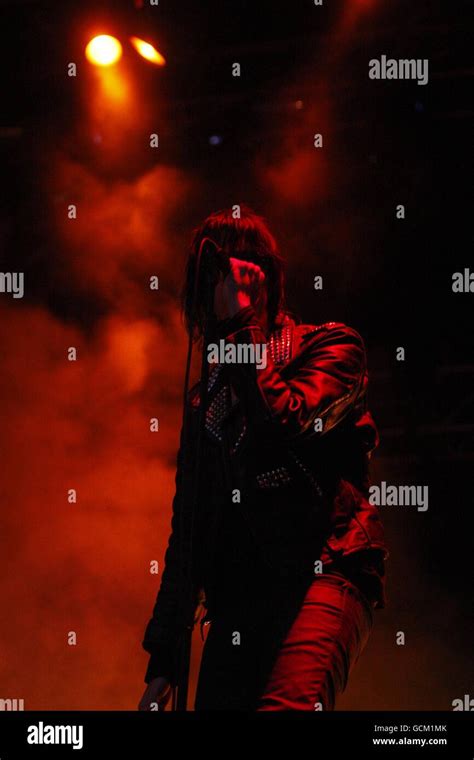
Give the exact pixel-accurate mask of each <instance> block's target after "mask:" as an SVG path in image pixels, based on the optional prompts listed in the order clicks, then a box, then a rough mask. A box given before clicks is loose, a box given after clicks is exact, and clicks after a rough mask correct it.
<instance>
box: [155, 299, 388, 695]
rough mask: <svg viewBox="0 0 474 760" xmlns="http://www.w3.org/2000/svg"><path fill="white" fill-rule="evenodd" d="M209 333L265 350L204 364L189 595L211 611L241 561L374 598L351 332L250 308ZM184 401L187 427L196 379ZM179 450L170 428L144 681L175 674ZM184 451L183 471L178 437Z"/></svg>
mask: <svg viewBox="0 0 474 760" xmlns="http://www.w3.org/2000/svg"><path fill="white" fill-rule="evenodd" d="M218 336H219V339H220V340H223V341H225V345H226V346H229V345H231V346H233V347H234V348H235V349H236V350H237V349H241V353H240V358H241V359H242V356H245V355H247V356H248V357H251V356H252V353H251V351H250V352H249V351H248V349H249V347H250V346H254V347H257V346H260V347H261V346H263V345H264V346H265V347H266V353H265V360H266V361H264V362H261V365H260V366H258V365H257V364H256V363H255V362H252V361H245V360H244V361H242V360H241V361H237V362H234V363H232V362H230V363H227V362H225V363H221V364H217V365H215V366H213V367H212V368H211V369H210V372H209V378H208V391H207V409H206V416H205V437H204V441H203V451H202V456H201V471H202V472H201V481H200V487H199V489H198V498H197V513H196V520H195V526H194V529H193V535H192V540H193V547H194V549H193V564H192V578H193V590H194V598H195V601H196V608H197V607H198V602H199V600H201V602H203V603H204V605H205V609H207V617H206V619H209V618H210V619H212V617H213V615H215V614H217V615H218V614H219V612H220V609H221V607H222V606H223V605H225V604H227V605H229V604H230V605H232V603H233V602H232V598H233V597H232V594H234V595H237V594H239V593H240V592H241V589H240V586H239V584H240V583H241V581H242V582H243V580H242V579H243V576H244V575H245V574H247V575H248V578H247V582H248V586H247V587H246V588H248V589H250V588H251V587H253V585H254V582H255V583H256V585H257V586H258V583H257V581H259V582H260V586H259V587H260V588H261V587H262V583H263V585H265V584H267V583H269V584H270V583H271V584H273V585H276V586H278V584H281V588H283V587H285V588H288V587H289V584H290V585H291V581H292V579H296V578H301V577H308V578H309V577H310V576H312V577H313V578H314V573H315V572H327V571H334V570H335V571H341V572H343V573H344V574H346V575H348V576H349V577H352V578H353V579H354V581H355V582H357V583H359V584H362V588H363V589H364V592H365V593H366V595H367V596H368V597H370V601H371V603H372V605H373V606H374V607H377V606H378V607H382V606H384V603H385V595H384V560H385V559H386V557H387V556H388V552H387V549H386V546H385V542H384V537H383V529H382V525H381V521H380V518H379V515H378V510H377V507H376V506H374V505H372V504H370V502H369V500H368V488H369V473H368V463H369V458H370V455H371V452H372V450H373V449H374V448H375V447H376V445H377V443H378V434H377V430H376V427H375V424H374V421H373V419H372V416H371V414H370V412H369V410H368V408H367V382H368V374H367V366H366V355H365V348H364V344H363V341H362V339H361V337H360V335H359V334H358V333H357V332H356V331H355V330H353V329H352V328H350V327H347V326H346V325H344V324H341V323H336V322H329V323H326V324H323V325H319V326H315V325H302V324H296V323H295V321H294V320H293V319H292V318H291V317H290V316H289V315H285V316H284V317H283V318H282V321H281V322H280V324H279V326H278V327H277V328H276V329H275V330H274V332H273V333H272V334H271V335H270V336H269V337H267V336H266V335H265V333H264V331H263V329H262V326H261V325H260V323H259V321H258V319H257V317H256V314H255V312H254V310H253V308H252V307H247V308H244V309H241V310H240V311H239V312H238V313H237V314H236V315H234V316H233V317H232V318H230V319H227V320H224V321H223V322H221V323H219V327H218ZM246 351H247V354H246V353H245V352H246ZM229 355H231V354H229ZM234 356H235V354H234ZM264 365H265V366H264ZM188 403H189V405H190V407H189V408H190V425H191V435H190V440H195V438H193V436H195V435H196V431H197V423H198V416H199V415H198V414H197V410H198V407H199V384H196V385H195V386H194V387H193V388H192V389H191V391H190V393H189V400H188ZM192 448H193V447H191V449H192ZM182 452H183V440H182V438H181V442H180V448H179V451H178V457H177V470H176V495H175V498H174V500H173V516H172V524H171V527H172V530H171V535H170V538H169V543H168V548H167V551H166V554H165V569H164V572H163V576H162V581H161V585H160V589H159V591H158V595H157V598H156V602H155V605H154V608H153V613H152V617H151V619H150V620H149V622H148V624H147V626H146V630H145V634H144V638H143V642H142V646H143V648H144V649H145V650H146V651H147V652H148V653H149V654H150V655H151V657H150V660H149V663H148V668H147V671H146V674H145V682H147V683H148V682H149V681H150V680H151V679H152V678H154V677H156V676H158V675H162V676H165V677H167V678H169V679H170V680H171V681H173V680H174V679H175V675H176V673H175V670H176V653H177V646H178V641H179V635H180V631H181V630H182V626H183V624H184V623H183V620H182V619H181V612H180V610H181V611H182V605H180V600H179V589H180V588H181V586H180V582H181V580H182V577H181V576H182V574H181V570H182V568H181V565H180V556H181V555H180V552H179V545H180V541H182V540H183V537H182V536H181V535H180V530H181V526H182V525H184V524H186V523H185V521H184V522H183V521H182V519H181V518H182V513H181V510H184V517H186V509H187V505H186V503H184V502H185V501H186V500H185V499H183V498H182V497H183V493H184V489H185V479H186V473H185V472H184V463H183V453H182ZM188 457H190V458H189V459H188V460H187V469H188V470H189V471H190V470H191V469H192V466H193V459H192V451H191V455H190V451H189V449H188ZM185 545H186V546H187V545H188V544H186V540H185ZM181 546H183V544H181ZM246 552H247V554H246ZM242 557H245V559H242ZM249 558H256V559H249ZM249 568H250V569H249ZM256 576H258V577H256ZM224 578H225V583H226V585H225V586H224ZM262 579H263V580H262ZM364 584H365V585H364ZM278 588H279V586H278ZM249 593H252V592H249Z"/></svg>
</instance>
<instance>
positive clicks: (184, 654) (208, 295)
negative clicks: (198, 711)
mask: <svg viewBox="0 0 474 760" xmlns="http://www.w3.org/2000/svg"><path fill="white" fill-rule="evenodd" d="M208 242H211V243H213V244H214V245H215V243H214V241H212V240H210V239H209V238H204V239H203V240H202V241H201V245H200V247H199V251H198V254H197V258H196V271H195V280H194V294H193V311H192V313H193V314H195V313H196V309H195V307H196V304H197V297H198V284H199V280H200V277H201V254H202V251H203V248H204V245H205V244H206V243H208ZM216 248H217V246H216ZM203 276H204V278H205V280H204V308H205V320H204V331H203V341H202V357H201V375H200V381H199V412H198V427H197V436H196V444H195V458H194V466H193V467H192V469H191V471H189V470H190V461H191V459H190V451H191V446H192V441H191V440H190V437H191V425H190V415H191V411H190V408H189V403H188V391H189V378H190V369H191V357H192V347H193V330H192V329H191V330H190V332H189V342H188V354H187V360H186V374H185V381H184V400H183V423H182V429H183V433H182V435H183V443H182V451H183V460H182V461H183V477H184V483H183V488H182V490H181V492H182V499H181V503H180V520H179V525H180V542H179V552H180V563H179V566H180V568H181V573H182V575H181V582H182V589H181V594H180V599H179V603H178V604H179V610H180V613H181V614H180V615H179V618H178V619H179V620H180V621H183V631H182V636H181V639H180V642H179V646H178V662H177V674H178V677H177V683H176V686H174V687H173V691H172V703H171V704H172V706H171V709H172V710H175V711H178V712H184V711H186V710H187V702H188V691H189V669H190V660H191V642H192V633H193V629H194V622H195V621H194V612H195V606H196V605H195V597H194V593H195V589H194V584H193V577H192V575H193V574H192V571H193V542H194V524H195V517H196V513H197V508H198V499H199V494H200V478H201V459H202V443H203V438H204V427H205V421H206V408H207V396H208V393H207V386H208V379H209V362H208V360H207V346H208V343H209V340H210V322H211V320H210V316H211V314H212V311H213V300H214V288H215V284H213V282H212V278H211V276H210V275H209V273H207V272H203ZM188 504H189V519H188V520H187V519H186V518H185V510H187V505H188ZM186 523H187V524H186ZM186 543H188V547H189V548H188V551H186Z"/></svg>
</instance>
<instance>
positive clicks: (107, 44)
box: [86, 34, 122, 66]
mask: <svg viewBox="0 0 474 760" xmlns="http://www.w3.org/2000/svg"><path fill="white" fill-rule="evenodd" d="M121 57H122V45H121V44H120V42H119V41H118V39H116V37H111V36H110V35H109V34H100V35H99V36H98V37H94V38H93V39H92V40H91V41H90V42H89V44H88V45H87V47H86V58H87V60H88V61H90V62H91V63H93V64H94V65H95V66H111V65H112V64H113V63H117V61H118V60H119V59H120V58H121Z"/></svg>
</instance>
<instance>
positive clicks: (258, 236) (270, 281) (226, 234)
mask: <svg viewBox="0 0 474 760" xmlns="http://www.w3.org/2000/svg"><path fill="white" fill-rule="evenodd" d="M237 208H238V211H237ZM237 208H236V207H235V206H234V207H233V208H232V209H225V210H223V211H216V212H214V213H213V214H211V215H210V216H208V217H207V219H205V220H204V222H203V223H202V224H201V225H200V226H199V227H198V228H197V229H195V230H194V236H193V239H192V243H191V249H190V253H189V257H188V261H187V265H186V275H185V281H184V287H183V290H182V293H181V307H182V312H183V317H184V322H185V325H186V329H187V331H188V333H190V332H191V330H193V338H194V339H196V340H197V339H199V338H200V337H202V334H203V330H204V320H205V313H204V312H205V309H204V302H203V301H204V298H203V292H202V287H201V283H199V286H198V297H197V304H196V306H195V308H193V293H194V285H195V278H196V260H197V256H198V251H199V248H200V245H201V242H202V240H203V239H204V238H210V239H211V240H213V241H214V242H215V243H216V244H217V245H218V246H220V248H222V249H223V251H224V253H225V254H226V255H227V256H232V257H234V258H237V259H243V260H245V261H251V262H253V263H254V264H258V266H259V267H260V268H261V269H262V271H263V272H264V274H265V284H266V288H267V310H268V325H269V328H270V330H273V329H274V328H275V327H276V326H277V325H278V324H279V321H280V319H281V317H282V316H283V315H284V314H285V313H286V305H285V292H284V279H285V276H284V266H285V262H284V260H283V259H282V258H281V256H280V253H279V251H278V246H277V243H276V240H275V238H274V237H273V235H272V233H271V232H270V230H269V228H268V225H267V223H266V221H265V219H263V217H261V216H258V214H256V213H255V212H254V211H252V209H250V208H248V207H247V206H244V205H241V206H239V207H237Z"/></svg>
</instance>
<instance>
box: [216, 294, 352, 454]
mask: <svg viewBox="0 0 474 760" xmlns="http://www.w3.org/2000/svg"><path fill="white" fill-rule="evenodd" d="M219 336H220V338H221V339H222V338H223V339H225V341H226V343H234V344H236V345H238V344H247V345H248V344H252V343H253V344H257V343H259V344H262V343H266V342H267V338H266V336H265V333H264V331H263V329H262V326H261V325H260V323H259V321H258V319H257V317H256V314H255V311H254V309H253V307H251V306H248V307H246V308H244V309H241V310H240V311H239V312H237V314H235V315H234V316H233V317H231V318H230V319H226V320H224V321H222V322H220V323H219ZM227 369H228V372H229V375H230V377H231V380H232V383H233V385H234V387H235V390H236V393H237V395H238V396H239V398H240V399H241V401H242V402H243V403H244V404H245V406H246V409H247V414H248V415H249V416H250V417H251V418H252V420H253V421H254V422H255V423H256V424H258V425H263V426H271V427H272V428H273V433H274V434H275V435H277V436H280V437H283V438H284V439H287V440H292V439H296V438H299V437H300V436H302V435H305V436H312V435H322V434H324V433H327V432H328V431H329V430H330V429H331V428H333V427H334V426H335V425H337V424H338V423H339V422H340V421H341V420H342V419H344V417H345V416H346V415H347V414H348V413H349V412H350V411H351V409H352V407H353V405H354V403H355V401H356V399H357V396H358V394H359V391H360V389H361V388H362V387H363V382H364V377H365V375H366V357H365V348H364V344H363V341H362V338H361V337H360V335H359V334H358V333H357V332H356V331H355V330H353V329H352V328H350V327H347V326H346V325H343V324H337V323H336V324H335V325H334V326H330V327H327V328H323V329H320V330H315V331H314V333H312V334H309V335H308V337H307V338H305V339H304V341H303V347H302V350H301V351H300V352H299V354H298V357H297V358H296V359H295V371H294V374H293V376H292V377H291V379H288V380H285V379H284V377H283V374H282V373H281V372H280V371H279V368H278V367H277V366H276V365H275V364H274V362H273V361H272V358H271V356H270V353H269V352H268V351H267V353H266V366H265V367H264V368H261V369H259V368H258V367H257V366H256V364H251V363H246V364H244V363H240V364H239V363H235V364H229V365H227ZM317 419H320V420H321V423H322V425H319V426H318V425H315V422H316V420H317ZM319 428H321V430H319Z"/></svg>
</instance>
